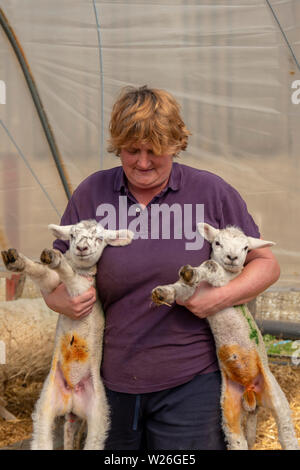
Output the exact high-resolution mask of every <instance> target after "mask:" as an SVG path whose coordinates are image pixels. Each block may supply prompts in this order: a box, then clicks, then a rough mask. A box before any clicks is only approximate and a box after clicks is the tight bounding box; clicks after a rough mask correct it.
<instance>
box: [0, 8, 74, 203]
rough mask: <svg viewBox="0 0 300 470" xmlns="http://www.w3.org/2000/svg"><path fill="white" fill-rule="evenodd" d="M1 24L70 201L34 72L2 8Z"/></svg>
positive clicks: (0, 14) (63, 172) (68, 187)
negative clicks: (19, 67) (24, 80)
mask: <svg viewBox="0 0 300 470" xmlns="http://www.w3.org/2000/svg"><path fill="white" fill-rule="evenodd" d="M0 24H1V26H2V28H3V30H4V32H5V34H6V36H7V38H8V40H9V42H10V43H11V45H12V47H13V49H14V51H15V54H16V56H17V59H18V61H19V63H20V65H21V68H22V71H23V74H24V77H25V79H26V82H27V85H28V87H29V91H30V93H31V96H32V99H33V101H34V104H35V107H36V110H37V112H38V115H39V118H40V121H41V124H42V126H43V129H44V132H45V135H46V139H47V141H48V144H49V147H50V150H51V154H52V156H53V159H54V162H55V165H56V168H57V170H58V173H59V176H60V179H61V182H62V184H63V187H64V190H65V193H66V196H67V198H68V199H70V197H71V195H72V191H71V189H70V188H71V184H70V182H69V181H68V178H67V175H66V174H65V170H64V169H63V164H62V159H61V156H60V153H59V150H58V148H57V145H56V142H55V138H54V135H53V131H52V129H51V126H50V124H49V121H48V118H47V115H46V112H45V109H44V106H43V104H42V101H41V98H40V96H39V93H38V90H37V87H36V84H35V81H34V79H33V75H32V72H31V70H30V67H29V64H28V62H27V60H26V57H25V54H24V51H23V49H22V47H21V45H20V43H19V41H18V39H17V37H16V35H15V33H14V31H13V29H12V27H11V26H10V24H9V22H8V19H7V18H6V16H5V14H4V12H3V10H2V8H0Z"/></svg>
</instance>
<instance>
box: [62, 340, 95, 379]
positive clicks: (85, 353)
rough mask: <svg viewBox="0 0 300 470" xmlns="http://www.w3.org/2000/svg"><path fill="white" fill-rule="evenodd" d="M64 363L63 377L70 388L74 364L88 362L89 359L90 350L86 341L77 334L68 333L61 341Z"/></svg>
mask: <svg viewBox="0 0 300 470" xmlns="http://www.w3.org/2000/svg"><path fill="white" fill-rule="evenodd" d="M60 349H61V354H62V362H61V368H62V372H63V375H64V377H65V379H66V381H67V383H68V385H69V386H70V387H72V384H71V382H70V380H69V372H70V366H71V364H72V363H73V362H86V361H87V360H88V357H89V349H88V345H87V343H86V341H85V340H84V339H83V338H80V336H78V335H77V334H76V333H74V334H70V333H67V334H66V335H64V336H63V337H62V340H61V348H60Z"/></svg>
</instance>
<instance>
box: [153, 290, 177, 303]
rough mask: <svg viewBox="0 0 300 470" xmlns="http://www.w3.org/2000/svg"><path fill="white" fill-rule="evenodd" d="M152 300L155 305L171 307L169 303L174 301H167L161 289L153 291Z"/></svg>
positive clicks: (165, 294)
mask: <svg viewBox="0 0 300 470" xmlns="http://www.w3.org/2000/svg"><path fill="white" fill-rule="evenodd" d="M151 296H152V300H153V302H154V303H155V304H157V305H163V304H164V305H168V306H169V307H170V306H171V305H170V303H172V302H174V299H173V300H171V299H169V297H170V296H169V295H168V293H167V292H166V290H165V289H164V288H163V287H156V288H155V289H153V291H152V293H151Z"/></svg>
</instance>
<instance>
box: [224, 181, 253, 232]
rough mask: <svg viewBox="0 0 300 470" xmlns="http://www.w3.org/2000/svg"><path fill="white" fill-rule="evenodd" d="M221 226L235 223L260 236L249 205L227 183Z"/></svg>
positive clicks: (244, 230) (244, 229)
mask: <svg viewBox="0 0 300 470" xmlns="http://www.w3.org/2000/svg"><path fill="white" fill-rule="evenodd" d="M220 214H221V216H220V228H225V227H226V226H227V225H234V226H236V227H239V228H240V229H242V230H243V232H244V233H245V234H246V235H248V236H250V237H255V238H259V237H260V232H259V228H258V226H257V225H256V223H255V222H254V220H253V217H252V216H251V215H250V214H249V212H248V209H247V205H246V203H245V201H244V200H243V199H242V197H241V196H240V194H239V193H238V191H237V190H236V189H234V188H233V187H232V186H230V185H229V184H227V183H226V185H225V186H224V188H223V191H222V197H221V210H220Z"/></svg>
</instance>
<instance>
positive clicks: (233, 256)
mask: <svg viewBox="0 0 300 470" xmlns="http://www.w3.org/2000/svg"><path fill="white" fill-rule="evenodd" d="M197 227H198V230H199V232H200V234H201V235H202V237H204V238H205V239H206V240H207V241H209V242H210V243H211V245H212V254H211V258H212V259H213V260H215V261H216V262H217V263H219V264H220V265H221V266H222V267H223V268H224V269H225V270H226V271H230V272H233V273H238V272H240V271H241V270H242V269H243V266H244V262H245V259H246V256H247V254H248V252H249V250H253V249H256V248H263V247H267V246H273V245H275V243H274V242H270V241H265V240H261V239H260V238H253V237H247V236H246V235H245V234H244V232H243V231H242V230H241V229H239V228H238V227H232V226H228V227H226V228H224V229H216V228H214V227H212V226H211V225H209V224H205V223H199V224H198V225H197Z"/></svg>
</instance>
